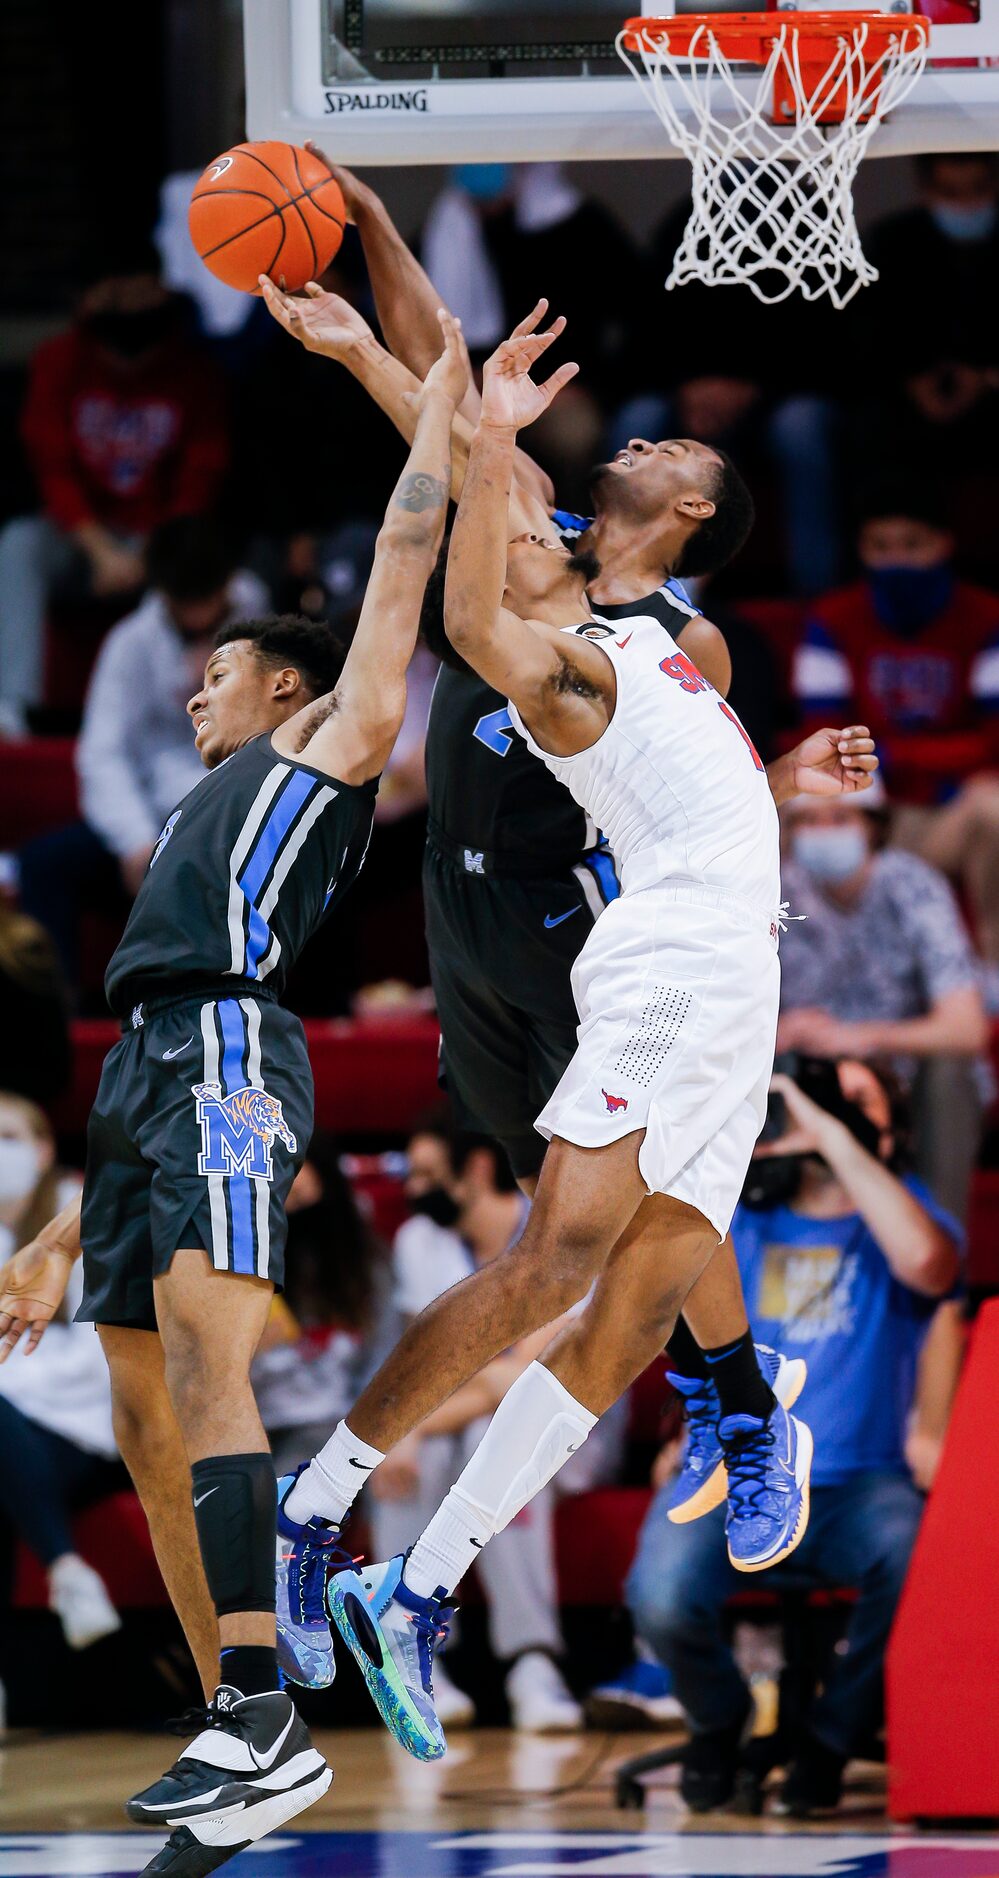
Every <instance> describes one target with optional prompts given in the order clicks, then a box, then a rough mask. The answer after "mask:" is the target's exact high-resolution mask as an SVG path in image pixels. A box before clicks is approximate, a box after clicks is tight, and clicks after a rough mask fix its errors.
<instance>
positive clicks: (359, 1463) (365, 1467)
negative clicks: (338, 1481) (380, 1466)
mask: <svg viewBox="0 0 999 1878" xmlns="http://www.w3.org/2000/svg"><path fill="white" fill-rule="evenodd" d="M347 1458H348V1460H349V1462H350V1465H351V1467H359V1468H360V1470H361V1472H362V1474H370V1473H371V1472H372V1468H371V1467H369V1465H368V1463H367V1461H355V1459H354V1456H353V1455H352V1454H349V1455H348V1456H347Z"/></svg>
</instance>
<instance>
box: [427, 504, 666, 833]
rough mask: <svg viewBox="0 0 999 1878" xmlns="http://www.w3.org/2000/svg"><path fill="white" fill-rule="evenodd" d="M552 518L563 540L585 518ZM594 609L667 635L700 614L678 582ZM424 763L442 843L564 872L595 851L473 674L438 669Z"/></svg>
mask: <svg viewBox="0 0 999 1878" xmlns="http://www.w3.org/2000/svg"><path fill="white" fill-rule="evenodd" d="M552 519H553V521H554V522H555V523H556V525H557V526H558V529H559V532H560V534H561V536H562V539H563V541H565V542H568V543H571V542H573V541H575V540H578V538H579V536H580V535H581V534H583V533H584V532H585V530H586V529H587V528H588V527H589V522H588V521H587V520H586V518H585V517H583V516H578V515H570V514H568V513H567V512H566V511H565V510H562V509H556V510H555V512H554V515H553V517H552ZM593 612H594V615H595V617H596V618H597V619H601V620H602V619H606V620H618V619H627V618H629V617H635V616H637V615H639V614H642V615H649V614H652V615H653V617H654V618H656V619H658V620H660V621H661V622H662V624H663V626H664V627H665V628H666V630H667V631H668V632H669V633H670V634H672V635H673V636H675V635H676V634H677V633H679V632H681V631H682V630H683V627H684V626H686V625H687V624H688V623H689V621H690V620H691V619H695V618H697V616H698V608H697V607H695V606H694V605H693V604H692V602H691V601H690V600H689V599H688V597H687V595H686V593H685V592H684V590H683V587H682V586H681V584H680V582H679V581H678V580H667V581H666V582H665V583H664V584H663V586H661V587H658V588H657V589H656V591H655V593H653V594H650V595H648V596H647V598H645V599H642V600H632V601H629V602H628V603H627V604H626V605H624V606H607V607H598V606H596V605H595V604H594V606H593ZM426 762H427V794H428V798H429V807H430V819H431V823H432V824H436V826H437V827H438V828H439V829H440V830H441V832H442V833H443V834H444V835H445V836H447V838H448V840H449V841H454V842H458V843H459V844H460V845H461V846H462V847H467V848H469V849H471V850H477V849H485V850H486V851H488V852H489V853H492V854H505V855H508V856H510V857H511V858H515V857H516V856H517V855H524V856H527V855H530V856H531V857H532V858H537V857H539V856H542V857H550V858H551V860H552V862H553V864H555V865H561V864H562V863H563V862H565V863H566V864H568V865H571V864H572V862H573V861H575V860H576V859H577V858H578V856H579V855H581V854H586V853H588V851H589V850H590V849H591V848H593V847H595V846H596V845H597V841H598V839H599V836H598V830H597V828H596V826H595V824H594V822H593V819H592V817H591V816H588V815H586V814H585V812H584V810H583V809H581V808H580V807H579V804H578V803H576V802H574V801H573V799H572V797H571V795H570V794H569V791H568V790H567V789H566V788H564V787H563V785H562V784H561V783H560V782H556V780H555V777H554V776H553V775H552V773H551V771H550V770H549V769H546V767H545V765H544V764H543V763H539V762H538V759H537V757H535V756H532V755H531V753H530V751H529V749H528V748H527V745H526V743H525V742H524V740H523V738H522V737H518V735H517V733H516V731H515V730H514V728H513V725H512V724H511V722H510V713H509V711H508V710H507V700H506V698H504V697H503V696H501V694H500V693H499V692H498V691H493V690H492V688H491V687H490V686H489V685H487V684H485V683H484V682H483V680H482V679H481V678H479V677H477V676H476V674H475V673H474V672H460V671H455V670H454V669H453V668H452V667H451V666H449V665H442V666H441V669H440V672H439V673H438V677H437V683H436V685H435V687H434V696H433V703H432V705H431V707H430V721H429V724H428V727H427V755H426ZM431 838H432V834H431Z"/></svg>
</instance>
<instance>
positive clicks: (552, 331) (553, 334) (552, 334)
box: [546, 313, 565, 339]
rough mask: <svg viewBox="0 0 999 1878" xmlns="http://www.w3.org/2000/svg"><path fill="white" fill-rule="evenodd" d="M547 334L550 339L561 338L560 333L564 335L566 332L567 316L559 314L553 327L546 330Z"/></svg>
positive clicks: (554, 320) (552, 324)
mask: <svg viewBox="0 0 999 1878" xmlns="http://www.w3.org/2000/svg"><path fill="white" fill-rule="evenodd" d="M546 332H547V336H548V338H549V339H557V338H558V336H559V333H564V332H565V314H564V313H559V314H558V316H557V318H555V319H553V320H552V323H551V325H550V326H549V327H547V328H546Z"/></svg>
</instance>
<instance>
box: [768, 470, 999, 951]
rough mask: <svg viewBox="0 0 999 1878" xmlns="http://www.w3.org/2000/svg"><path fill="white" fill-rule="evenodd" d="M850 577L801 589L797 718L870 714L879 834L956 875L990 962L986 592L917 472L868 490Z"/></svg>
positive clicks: (995, 848) (997, 625) (995, 721)
mask: <svg viewBox="0 0 999 1878" xmlns="http://www.w3.org/2000/svg"><path fill="white" fill-rule="evenodd" d="M857 549H858V554H859V558H860V563H861V567H862V570H863V575H862V578H861V579H860V580H859V581H856V582H855V583H854V584H853V585H852V586H849V587H844V588H842V589H841V590H840V591H839V592H837V593H831V594H826V595H825V596H824V597H823V598H822V599H820V600H816V601H815V602H813V604H812V607H811V610H810V614H809V617H808V621H807V624H806V628H805V633H804V636H803V639H802V642H801V644H800V646H799V648H798V651H797V654H796V657H795V662H794V672H793V684H794V690H795V695H796V698H797V702H798V705H799V708H800V711H801V715H802V718H803V720H804V722H805V724H806V725H807V726H808V727H809V728H814V727H817V726H818V724H819V723H825V722H827V721H828V714H829V712H830V711H831V712H833V713H834V714H835V713H837V712H842V713H845V717H844V718H843V719H842V721H844V722H845V721H846V720H847V719H848V718H849V717H850V716H851V714H852V715H854V716H856V717H857V718H858V719H861V720H862V721H863V722H864V723H867V724H869V725H870V727H871V734H872V736H873V737H874V738H875V739H876V741H877V745H878V754H879V756H880V758H881V769H882V774H883V776H884V778H885V780H886V783H887V786H888V789H889V791H890V793H891V797H892V802H893V804H894V805H895V815H894V819H893V825H892V838H893V840H895V841H899V842H901V843H902V844H903V845H904V846H906V847H909V848H912V849H914V850H915V851H916V852H917V853H919V854H921V855H923V856H924V858H925V859H926V860H928V861H930V862H931V863H932V864H933V865H934V866H936V867H939V868H941V869H942V870H943V871H944V872H945V873H947V874H949V875H950V876H951V877H952V878H953V879H954V880H956V881H958V882H959V883H960V885H961V887H962V889H963V891H964V893H965V895H966V898H967V902H968V905H969V907H970V910H971V914H972V920H973V924H974V928H975V933H976V937H977V938H978V941H979V944H980V947H981V950H982V952H983V954H984V956H985V957H986V959H988V960H991V961H992V963H993V966H994V968H995V972H996V974H997V976H999V599H997V597H996V595H995V594H993V593H989V592H987V591H986V590H985V589H984V588H981V587H975V586H971V585H970V584H969V583H968V582H967V581H963V580H959V579H958V577H957V574H956V572H955V569H954V565H953V549H954V543H953V539H952V537H951V535H950V533H949V532H948V530H947V529H946V528H945V527H944V526H943V524H942V521H941V516H940V510H939V505H938V502H937V501H936V499H935V497H934V495H933V493H932V491H928V490H927V489H926V488H925V486H924V487H923V488H917V487H914V486H911V485H910V486H904V485H902V484H900V483H895V484H892V485H886V486H885V487H884V488H882V489H881V490H879V491H875V492H873V493H872V495H871V497H870V499H869V501H868V503H867V506H866V513H865V517H864V520H863V522H862V524H861V527H860V531H859V535H858V538H857Z"/></svg>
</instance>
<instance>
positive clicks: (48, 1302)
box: [0, 1239, 73, 1363]
mask: <svg viewBox="0 0 999 1878" xmlns="http://www.w3.org/2000/svg"><path fill="white" fill-rule="evenodd" d="M72 1269H73V1260H72V1259H71V1258H70V1256H69V1254H68V1253H67V1252H60V1251H57V1250H56V1248H55V1247H53V1246H50V1245H46V1244H44V1242H43V1241H42V1240H41V1239H33V1240H32V1242H31V1244H30V1245H25V1246H22V1247H21V1250H20V1251H19V1252H15V1254H14V1256H13V1258H12V1259H8V1261H7V1264H6V1265H5V1266H4V1267H3V1269H2V1270H0V1363H5V1362H6V1361H7V1358H8V1356H9V1355H10V1353H11V1351H12V1350H15V1349H16V1348H17V1345H18V1344H19V1343H20V1341H21V1338H22V1337H24V1339H25V1343H24V1350H25V1353H26V1355H30V1354H31V1351H32V1350H34V1349H37V1347H38V1344H39V1343H40V1342H41V1339H42V1337H43V1336H44V1335H45V1331H46V1329H47V1328H48V1326H49V1324H50V1323H51V1322H52V1319H53V1317H54V1316H55V1314H56V1312H57V1310H58V1309H59V1306H60V1304H61V1303H62V1301H63V1298H64V1296H65V1293H66V1286H67V1285H68V1283H69V1274H70V1272H71V1271H72Z"/></svg>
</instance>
